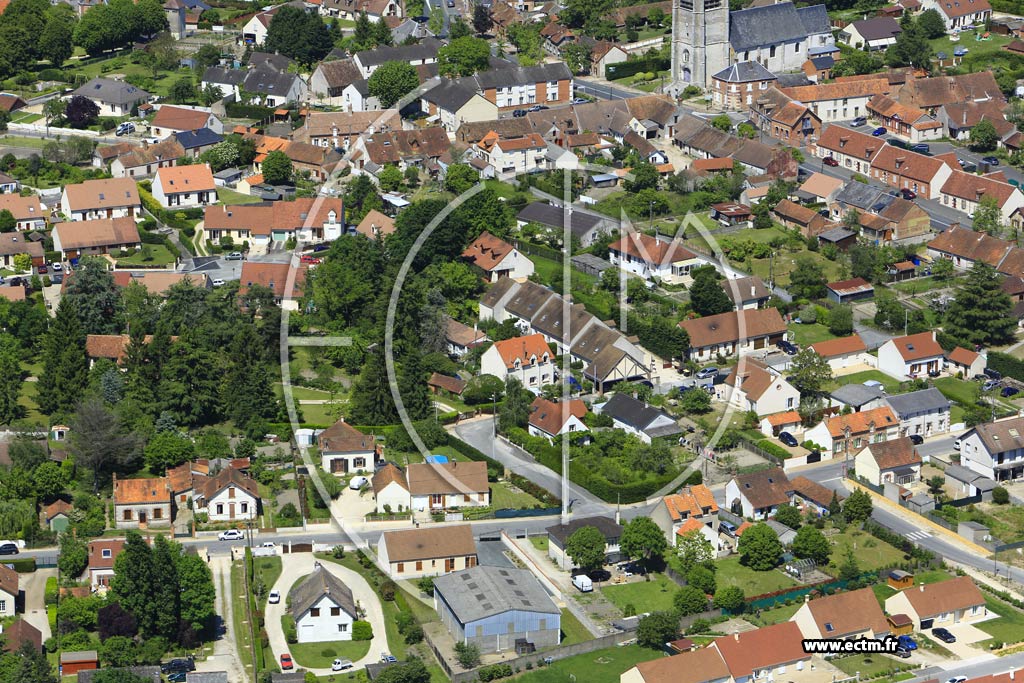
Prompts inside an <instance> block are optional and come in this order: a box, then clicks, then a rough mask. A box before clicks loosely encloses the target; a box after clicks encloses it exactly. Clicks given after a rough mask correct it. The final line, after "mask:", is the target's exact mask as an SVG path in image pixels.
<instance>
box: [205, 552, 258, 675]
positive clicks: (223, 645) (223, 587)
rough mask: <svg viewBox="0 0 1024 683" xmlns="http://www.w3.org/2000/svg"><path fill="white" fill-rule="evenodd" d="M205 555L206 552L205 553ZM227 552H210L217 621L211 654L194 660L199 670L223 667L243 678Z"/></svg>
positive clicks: (213, 669)
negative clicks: (218, 619) (215, 638)
mask: <svg viewBox="0 0 1024 683" xmlns="http://www.w3.org/2000/svg"><path fill="white" fill-rule="evenodd" d="M208 556H209V555H208ZM231 559H232V556H231V555H213V556H212V557H211V558H210V571H211V572H212V573H213V585H214V588H215V590H216V591H217V615H218V617H219V618H220V625H219V626H218V628H217V636H218V637H217V640H215V641H214V643H213V654H212V655H210V656H209V657H207V658H206V660H205V661H200V662H196V669H197V670H199V671H227V672H228V678H229V679H230V680H233V681H242V680H245V678H246V675H245V668H244V667H243V666H242V660H241V659H239V656H240V653H239V651H238V641H237V640H236V638H235V624H234V605H233V603H232V601H231Z"/></svg>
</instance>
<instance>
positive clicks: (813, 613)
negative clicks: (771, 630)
mask: <svg viewBox="0 0 1024 683" xmlns="http://www.w3.org/2000/svg"><path fill="white" fill-rule="evenodd" d="M789 620H790V621H791V622H793V623H795V624H796V625H797V627H799V629H800V635H802V636H803V637H804V638H806V639H808V640H818V639H822V638H829V639H840V638H841V639H856V640H859V639H861V638H884V637H885V636H886V635H888V634H889V623H888V622H887V621H886V619H885V615H884V614H883V613H882V607H881V606H880V605H879V604H878V599H877V598H876V597H875V593H874V591H872V590H871V588H861V589H859V590H854V591H846V592H843V593H834V594H832V595H825V596H822V597H819V598H816V599H814V600H805V601H804V604H803V605H801V606H800V609H798V610H797V611H796V614H794V615H793V616H792V617H790V619H789Z"/></svg>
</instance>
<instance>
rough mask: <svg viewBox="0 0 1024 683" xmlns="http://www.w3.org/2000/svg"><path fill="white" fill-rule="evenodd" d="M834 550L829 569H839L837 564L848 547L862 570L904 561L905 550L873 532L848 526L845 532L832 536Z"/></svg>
mask: <svg viewBox="0 0 1024 683" xmlns="http://www.w3.org/2000/svg"><path fill="white" fill-rule="evenodd" d="M829 540H830V541H832V544H833V550H832V557H831V559H830V561H829V569H830V570H833V573H834V572H835V571H838V567H837V565H838V564H840V563H842V562H843V560H844V559H845V558H846V551H847V548H851V549H852V550H853V554H854V556H855V557H856V558H857V565H858V566H859V567H860V569H861V571H873V570H875V569H879V568H881V567H886V566H891V565H893V564H895V563H897V562H902V561H903V552H902V551H900V550H898V549H896V548H894V547H893V546H891V545H889V544H888V543H886V542H885V541H881V540H879V539H877V538H875V537H874V536H872V535H871V534H869V533H867V532H864V531H860V530H859V529H854V528H853V527H848V528H847V529H846V531H845V532H843V533H841V534H836V535H835V536H830V537H829Z"/></svg>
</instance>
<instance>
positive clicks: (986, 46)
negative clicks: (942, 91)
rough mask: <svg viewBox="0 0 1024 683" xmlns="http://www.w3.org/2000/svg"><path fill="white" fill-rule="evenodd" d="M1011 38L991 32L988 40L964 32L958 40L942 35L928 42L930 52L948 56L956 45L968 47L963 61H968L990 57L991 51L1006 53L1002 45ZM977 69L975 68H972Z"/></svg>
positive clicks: (974, 61) (979, 60) (951, 55)
mask: <svg viewBox="0 0 1024 683" xmlns="http://www.w3.org/2000/svg"><path fill="white" fill-rule="evenodd" d="M1012 39H1013V37H1012V36H1001V35H997V34H995V33H993V34H991V38H990V39H989V40H982V41H979V40H975V39H974V34H971V33H964V34H962V35H961V36H960V40H958V41H953V40H950V37H949V36H948V35H947V36H942V37H941V38H936V39H934V40H930V41H928V42H930V43H931V46H932V52H934V53H939V52H945V53H946V56H947V57H948V58H952V57H953V50H955V49H956V48H958V47H961V46H962V47H966V48H967V49H968V53H967V58H966V59H965V60H964V61H967V62H969V63H972V64H973V63H977V62H983V61H984V60H985V59H986V57H990V56H992V55H993V53H1002V54H1006V52H1005V50H1003V46H1004V45H1007V44H1008V43H1009V42H1010V41H1011V40H1012ZM972 70H973V71H977V69H972Z"/></svg>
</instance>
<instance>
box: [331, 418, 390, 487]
mask: <svg viewBox="0 0 1024 683" xmlns="http://www.w3.org/2000/svg"><path fill="white" fill-rule="evenodd" d="M317 443H318V444H319V446H320V464H321V467H323V468H324V471H325V472H330V473H332V474H349V473H355V472H372V471H373V469H374V468H375V467H376V465H377V461H378V460H379V459H380V448H379V447H378V446H377V442H376V439H375V438H374V437H373V436H372V435H369V434H363V433H362V432H361V431H359V430H358V429H356V428H355V427H353V426H352V425H350V424H348V423H347V422H345V420H344V418H342V419H340V420H338V421H337V422H335V423H334V424H333V425H331V426H330V427H329V428H327V429H325V430H324V431H322V432H320V434H319V435H318V436H317Z"/></svg>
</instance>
